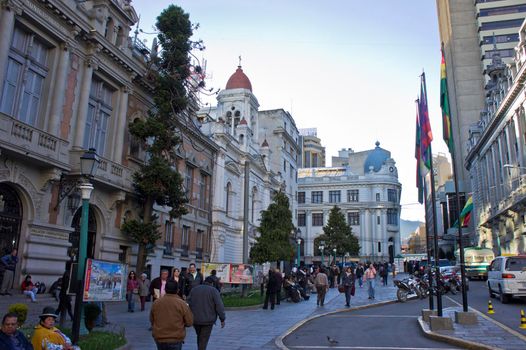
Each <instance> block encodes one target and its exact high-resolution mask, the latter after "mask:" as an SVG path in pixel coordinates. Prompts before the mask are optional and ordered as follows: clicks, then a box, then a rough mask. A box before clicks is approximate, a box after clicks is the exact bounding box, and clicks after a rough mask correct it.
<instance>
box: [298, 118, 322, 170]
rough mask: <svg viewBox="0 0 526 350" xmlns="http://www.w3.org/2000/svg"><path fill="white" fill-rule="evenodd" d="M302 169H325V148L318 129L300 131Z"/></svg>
mask: <svg viewBox="0 0 526 350" xmlns="http://www.w3.org/2000/svg"><path fill="white" fill-rule="evenodd" d="M299 133H300V148H301V157H300V164H299V166H300V168H323V167H325V147H323V146H322V145H321V140H320V139H319V138H318V130H317V129H316V128H308V129H300V130H299Z"/></svg>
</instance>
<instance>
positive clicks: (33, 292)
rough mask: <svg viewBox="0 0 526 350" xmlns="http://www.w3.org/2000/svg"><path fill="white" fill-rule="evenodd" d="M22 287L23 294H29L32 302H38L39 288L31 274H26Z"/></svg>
mask: <svg viewBox="0 0 526 350" xmlns="http://www.w3.org/2000/svg"><path fill="white" fill-rule="evenodd" d="M20 289H21V290H22V294H24V295H27V296H28V297H30V298H31V302H32V303H36V302H37V293H38V288H37V287H35V285H34V284H33V282H32V281H31V275H27V276H26V278H25V279H24V282H22V286H21V287H20Z"/></svg>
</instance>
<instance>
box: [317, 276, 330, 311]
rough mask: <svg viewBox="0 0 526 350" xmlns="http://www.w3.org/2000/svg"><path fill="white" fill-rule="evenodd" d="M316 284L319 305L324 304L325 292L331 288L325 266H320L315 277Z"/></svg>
mask: <svg viewBox="0 0 526 350" xmlns="http://www.w3.org/2000/svg"><path fill="white" fill-rule="evenodd" d="M314 285H315V286H316V293H317V297H318V301H317V305H318V306H320V305H321V306H323V304H325V293H327V291H328V290H329V279H328V278H327V275H326V274H325V270H324V269H323V268H318V271H317V274H316V277H315V278H314Z"/></svg>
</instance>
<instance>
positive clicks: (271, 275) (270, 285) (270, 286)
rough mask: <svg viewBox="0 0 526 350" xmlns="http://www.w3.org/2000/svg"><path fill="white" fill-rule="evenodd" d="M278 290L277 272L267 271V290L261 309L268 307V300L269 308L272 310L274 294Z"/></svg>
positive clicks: (274, 301) (274, 302)
mask: <svg viewBox="0 0 526 350" xmlns="http://www.w3.org/2000/svg"><path fill="white" fill-rule="evenodd" d="M277 292H278V280H277V273H276V272H274V271H272V269H270V270H269V272H268V282H267V292H266V294H265V302H264V303H263V309H264V310H266V309H268V302H269V300H270V309H271V310H274V305H275V304H276V294H277Z"/></svg>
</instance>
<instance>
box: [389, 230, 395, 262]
mask: <svg viewBox="0 0 526 350" xmlns="http://www.w3.org/2000/svg"><path fill="white" fill-rule="evenodd" d="M389 263H391V264H392V263H394V239H393V237H389Z"/></svg>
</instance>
